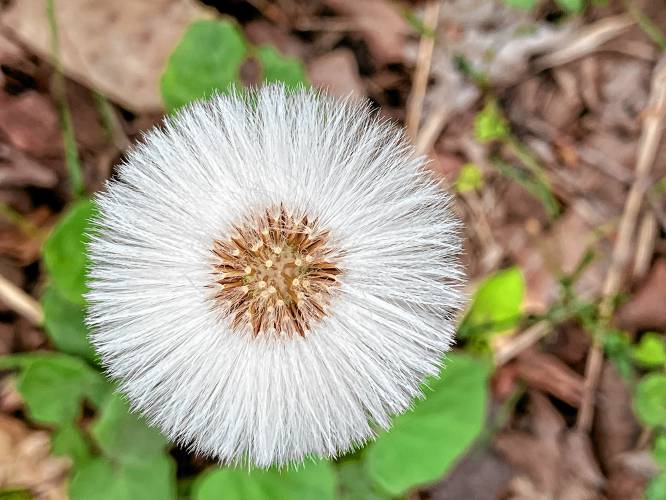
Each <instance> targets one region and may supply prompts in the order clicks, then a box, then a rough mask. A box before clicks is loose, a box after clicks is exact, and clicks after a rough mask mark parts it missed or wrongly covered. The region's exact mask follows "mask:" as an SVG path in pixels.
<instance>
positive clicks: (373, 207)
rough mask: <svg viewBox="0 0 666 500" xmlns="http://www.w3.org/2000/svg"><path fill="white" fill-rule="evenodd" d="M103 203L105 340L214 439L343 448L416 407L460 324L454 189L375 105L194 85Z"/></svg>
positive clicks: (271, 454) (101, 341)
mask: <svg viewBox="0 0 666 500" xmlns="http://www.w3.org/2000/svg"><path fill="white" fill-rule="evenodd" d="M97 202H98V205H99V215H98V217H97V218H96V220H95V222H96V230H95V234H94V235H93V237H92V242H91V244H90V249H89V250H90V259H91V270H90V280H89V285H90V290H91V291H90V292H89V294H88V296H87V298H88V301H89V304H90V307H89V313H88V322H89V324H90V326H91V328H92V332H93V333H92V341H93V344H94V345H95V348H96V350H97V352H98V353H99V355H100V357H101V359H102V362H103V364H104V366H105V367H107V369H108V373H109V374H110V376H112V377H113V378H115V379H116V380H117V381H118V382H119V386H120V389H121V391H122V392H123V393H124V394H125V395H126V396H127V397H128V399H129V400H130V402H131V403H132V405H133V408H134V409H136V410H138V411H140V412H141V413H143V414H144V415H145V416H146V417H147V418H148V420H149V421H150V422H151V423H152V424H154V425H155V426H157V427H159V428H160V429H161V430H162V431H163V432H164V433H165V434H166V435H167V436H169V437H170V438H171V439H172V440H173V441H175V442H178V443H181V444H184V445H186V446H189V447H190V449H192V450H193V451H196V452H198V453H202V454H205V455H209V456H213V457H216V458H217V459H218V460H220V461H221V462H238V461H246V462H249V463H252V464H256V465H258V466H261V467H268V466H271V465H274V464H277V465H283V464H287V463H289V462H293V461H301V460H303V459H304V458H305V457H307V456H309V455H314V456H324V457H334V456H337V455H339V454H341V453H343V452H345V451H348V450H350V449H352V448H353V447H355V446H358V445H360V444H362V443H364V442H365V441H367V440H368V439H369V438H371V437H372V435H373V432H374V429H376V428H378V427H379V428H388V427H389V426H390V422H391V416H392V415H395V414H398V413H400V412H403V411H405V410H406V409H407V408H409V406H410V404H411V402H412V400H413V399H414V398H415V397H417V396H419V395H420V394H421V393H420V389H419V387H420V385H421V383H422V382H423V380H424V378H425V377H426V376H428V375H434V374H437V373H438V372H439V369H440V366H441V362H442V355H443V354H444V353H445V352H446V351H447V350H448V349H449V347H450V345H451V344H452V342H453V336H454V330H455V323H454V321H455V316H456V313H457V312H458V311H459V309H460V306H461V294H460V290H461V287H462V281H463V275H462V271H461V268H460V266H459V264H458V255H459V253H460V248H461V243H460V239H459V235H458V233H459V227H458V223H457V222H456V220H455V219H454V218H453V216H452V214H451V210H450V208H449V203H450V198H449V196H448V195H447V194H446V193H444V192H442V191H441V190H440V188H439V187H438V186H437V183H436V182H435V181H434V180H433V179H432V178H431V177H430V174H429V173H428V172H427V171H426V170H424V159H423V158H422V157H419V156H417V155H416V154H415V152H414V149H413V148H412V146H410V145H409V143H408V142H407V140H406V139H405V138H404V135H403V134H402V132H401V131H399V130H398V129H396V128H395V127H393V126H392V125H391V124H389V123H387V122H385V121H382V120H379V119H378V118H376V116H375V115H373V114H372V112H371V111H370V109H369V107H368V106H367V105H362V104H358V103H356V102H353V101H351V100H348V101H338V100H336V99H334V98H332V97H328V96H326V95H323V94H320V93H317V92H314V91H310V90H297V91H291V92H288V91H286V90H285V89H284V88H283V87H281V86H268V87H264V88H262V89H260V90H257V91H252V92H247V93H244V94H240V93H235V92H234V93H231V94H229V95H224V96H222V95H218V96H216V97H214V98H212V99H211V100H209V101H206V102H198V103H195V104H193V105H191V106H189V107H187V108H185V109H184V110H182V111H181V112H179V113H178V114H177V115H176V116H174V117H171V118H167V119H166V121H165V122H164V125H163V126H162V127H158V128H155V129H153V130H152V131H150V132H149V133H148V134H147V135H146V137H145V140H144V142H143V143H142V144H140V145H138V146H137V147H135V148H134V149H133V150H132V151H131V152H130V153H129V155H128V158H127V160H126V161H125V162H124V163H123V164H122V165H121V166H120V168H119V172H118V176H117V179H116V180H113V181H110V182H109V184H108V187H107V190H106V192H104V193H102V194H100V195H99V196H98V198H97Z"/></svg>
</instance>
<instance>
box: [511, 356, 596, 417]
mask: <svg viewBox="0 0 666 500" xmlns="http://www.w3.org/2000/svg"><path fill="white" fill-rule="evenodd" d="M516 371H517V373H518V376H519V377H520V378H522V379H523V380H524V381H525V382H526V383H527V384H528V385H529V386H530V387H532V388H535V389H539V390H542V391H544V392H547V393H549V394H552V395H553V396H555V397H556V398H557V399H559V400H561V401H564V402H565V403H567V404H569V405H571V406H573V407H576V408H577V407H578V406H579V405H580V400H581V398H582V397H583V377H581V376H580V375H579V374H578V373H576V372H575V371H573V370H572V369H571V368H569V367H568V366H567V365H565V364H564V363H563V362H562V361H560V360H559V359H558V358H556V357H555V356H553V355H551V354H545V353H541V352H538V351H535V350H534V349H530V350H527V351H525V352H523V353H522V354H521V355H520V356H518V358H517V360H516Z"/></svg>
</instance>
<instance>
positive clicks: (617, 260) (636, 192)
mask: <svg viewBox="0 0 666 500" xmlns="http://www.w3.org/2000/svg"><path fill="white" fill-rule="evenodd" d="M644 117H645V118H644V122H643V130H642V133H641V137H640V140H639V143H638V157H637V160H636V172H635V175H636V177H635V178H634V182H633V184H632V185H631V188H630V190H629V194H628V195H627V199H626V200H625V204H624V210H623V212H622V218H621V219H620V225H619V228H618V234H617V238H616V240H615V246H614V247H613V255H612V260H611V265H610V268H609V270H608V273H607V274H606V280H605V282H604V286H603V290H602V297H601V303H600V305H599V317H600V322H601V324H602V325H605V324H608V323H609V322H610V319H611V316H612V315H613V309H614V304H613V302H614V299H615V296H616V295H617V293H618V292H619V291H620V287H621V285H622V278H623V275H624V272H625V270H626V267H627V263H628V262H629V259H630V257H631V248H632V242H633V239H634V238H633V236H634V233H635V230H636V223H637V221H638V215H639V213H640V210H641V206H642V204H643V200H644V198H645V195H646V192H647V190H648V188H649V186H650V170H651V169H652V165H653V164H654V160H655V157H656V154H657V150H658V148H659V142H660V141H661V137H662V135H663V131H664V119H665V118H666V56H662V58H661V59H660V61H659V62H658V63H657V66H656V67H655V69H654V72H653V78H652V89H651V91H650V100H649V102H648V107H647V109H646V111H645V115H644ZM602 365H603V352H602V347H601V339H600V338H598V336H595V338H594V340H593V344H592V347H591V348H590V352H589V353H588V358H587V364H586V367H585V386H584V388H583V400H582V402H581V406H580V411H579V412H578V419H577V421H576V427H577V428H578V429H579V430H581V431H583V432H588V431H589V430H590V427H591V426H592V418H593V416H594V402H595V394H596V390H597V384H598V382H599V375H600V372H601V368H602Z"/></svg>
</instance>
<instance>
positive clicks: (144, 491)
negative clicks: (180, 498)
mask: <svg viewBox="0 0 666 500" xmlns="http://www.w3.org/2000/svg"><path fill="white" fill-rule="evenodd" d="M175 472H176V467H175V464H174V462H173V460H172V459H171V458H170V457H168V456H166V455H159V456H153V457H147V458H146V459H145V460H139V461H135V462H131V463H122V464H119V465H118V464H115V463H112V462H109V461H107V460H105V459H103V458H98V459H95V460H91V461H90V462H88V463H86V464H84V465H83V466H82V467H80V468H78V469H77V470H76V472H75V473H74V477H73V478H72V481H71V483H70V487H69V495H70V498H71V500H90V499H93V498H94V499H95V500H135V499H152V498H154V499H159V500H170V499H173V498H176V485H175V476H176V474H175Z"/></svg>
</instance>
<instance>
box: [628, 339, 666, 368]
mask: <svg viewBox="0 0 666 500" xmlns="http://www.w3.org/2000/svg"><path fill="white" fill-rule="evenodd" d="M632 356H633V359H634V361H635V362H636V363H638V364H639V365H641V366H644V367H646V368H656V367H659V366H664V364H666V346H664V338H663V337H662V336H661V335H659V334H658V333H656V332H647V333H646V334H644V335H643V336H642V337H641V340H640V342H639V343H638V346H636V347H634V348H633V352H632Z"/></svg>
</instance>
